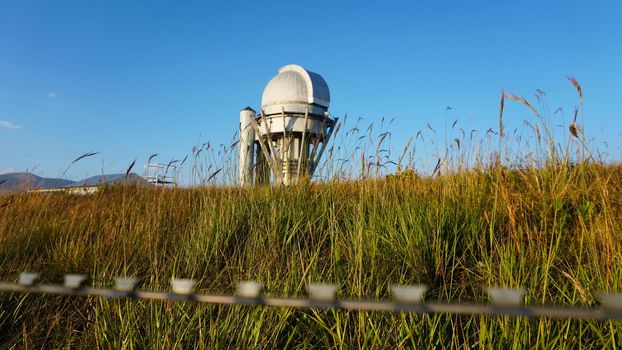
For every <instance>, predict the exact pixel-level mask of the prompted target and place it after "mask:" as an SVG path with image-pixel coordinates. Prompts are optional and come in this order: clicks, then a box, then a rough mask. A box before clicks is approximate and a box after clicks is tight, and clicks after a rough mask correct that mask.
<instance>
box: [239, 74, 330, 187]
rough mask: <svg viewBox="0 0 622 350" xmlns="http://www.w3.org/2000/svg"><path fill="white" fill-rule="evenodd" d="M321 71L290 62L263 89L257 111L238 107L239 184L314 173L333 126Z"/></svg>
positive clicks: (295, 178) (288, 180)
mask: <svg viewBox="0 0 622 350" xmlns="http://www.w3.org/2000/svg"><path fill="white" fill-rule="evenodd" d="M329 105H330V92H329V90H328V85H327V84H326V81H325V80H324V78H322V76H321V75H319V74H317V73H313V72H309V71H308V70H306V69H304V68H302V67H301V66H298V65H295V64H290V65H287V66H285V67H282V68H281V69H279V74H278V75H276V76H275V77H274V78H272V80H270V82H269V83H268V85H266V88H265V89H264V91H263V96H262V98H261V110H260V113H259V115H257V112H256V111H255V110H253V109H252V108H250V107H246V108H244V109H243V110H241V111H240V144H239V146H240V148H239V181H240V185H242V186H248V185H253V184H255V185H261V184H266V183H269V182H273V183H275V184H283V185H290V184H293V183H296V182H297V181H298V180H299V179H303V178H306V179H308V178H311V176H313V173H314V172H315V169H316V168H317V166H318V163H319V160H320V158H321V157H322V154H323V153H324V149H325V148H326V144H327V143H328V141H329V139H330V136H331V134H332V132H333V130H334V128H335V124H336V121H337V120H336V119H331V118H330V117H329V113H328V107H329Z"/></svg>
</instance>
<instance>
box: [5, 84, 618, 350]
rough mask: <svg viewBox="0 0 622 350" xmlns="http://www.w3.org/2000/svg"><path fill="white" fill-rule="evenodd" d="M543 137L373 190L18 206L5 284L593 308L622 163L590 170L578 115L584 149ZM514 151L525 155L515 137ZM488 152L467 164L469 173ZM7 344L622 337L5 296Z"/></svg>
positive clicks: (396, 178) (183, 193) (363, 185)
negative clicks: (417, 297)
mask: <svg viewBox="0 0 622 350" xmlns="http://www.w3.org/2000/svg"><path fill="white" fill-rule="evenodd" d="M507 98H510V99H514V100H517V101H519V102H521V101H520V98H517V97H515V96H512V95H507V96H506V100H507ZM521 103H522V102H521ZM525 103H526V101H525ZM501 106H503V101H502V105H501ZM528 106H530V105H528ZM502 110H503V108H501V113H500V118H499V119H500V130H503V119H502V117H501V116H502ZM534 113H535V114H536V117H538V116H539V112H537V111H535V110H534ZM541 125H542V127H541V129H539V130H542V133H541V134H540V135H539V136H538V137H537V141H538V145H539V146H538V147H539V148H537V149H538V150H539V151H541V152H540V153H539V154H541V155H540V156H538V157H536V158H532V160H533V161H532V162H526V161H525V158H524V157H522V156H519V155H518V154H517V153H515V154H514V156H512V158H511V159H508V154H507V153H504V152H497V153H490V154H487V155H486V154H484V155H482V156H481V157H480V158H479V159H480V160H481V159H487V158H486V157H488V156H489V157H488V158H489V159H491V161H490V162H483V161H481V162H475V163H476V164H475V165H473V166H468V167H467V166H465V167H461V166H460V164H462V163H460V161H456V162H453V163H452V164H454V166H452V167H451V168H449V167H448V166H443V165H439V166H437V167H436V168H437V169H435V170H436V171H434V173H435V175H434V176H417V175H415V173H414V172H413V171H402V170H400V171H398V172H397V175H393V176H388V177H381V176H371V177H368V176H363V175H365V172H364V171H363V172H360V174H361V175H359V176H358V180H356V179H355V180H349V181H345V180H339V179H336V180H334V181H327V182H324V183H313V184H301V185H298V186H294V187H291V188H287V189H284V188H270V187H265V188H253V189H240V188H234V187H230V188H225V187H220V188H217V187H202V188H197V189H175V190H163V189H147V188H138V187H110V188H105V189H103V190H102V191H100V192H99V193H97V194H95V195H92V196H72V195H64V194H55V195H37V194H12V195H6V196H2V197H0V279H2V280H15V279H16V276H17V275H18V273H19V272H21V271H26V270H28V271H38V272H41V273H42V276H43V281H44V282H60V281H61V279H62V275H63V274H65V273H69V272H75V273H84V274H88V275H90V276H92V280H91V284H92V285H97V286H111V284H112V280H113V278H114V277H116V276H120V275H127V276H141V277H144V278H145V280H144V282H143V284H142V286H141V287H142V288H145V289H154V290H159V289H161V290H166V289H168V288H169V286H168V283H169V280H170V278H171V276H177V277H187V278H195V279H197V280H198V281H199V284H198V288H197V290H198V291H199V292H214V293H232V292H234V288H235V285H236V283H237V282H238V281H241V280H249V279H250V280H257V281H261V282H262V283H263V285H264V286H265V293H266V294H268V295H290V296H294V295H305V293H306V288H305V286H306V285H307V284H308V283H309V282H317V281H323V282H332V283H337V284H339V285H340V287H341V294H340V295H341V296H343V297H349V298H359V297H373V298H387V299H389V298H391V295H390V293H389V291H388V286H389V285H390V284H394V283H424V284H426V285H428V286H429V287H430V291H429V293H428V294H427V296H426V300H440V301H453V302H457V301H478V302H487V297H486V295H485V292H484V288H485V287H486V286H490V285H497V286H507V287H519V286H521V287H524V288H526V290H527V295H526V299H525V301H526V303H531V304H540V303H557V304H567V305H577V306H593V305H596V304H597V300H596V299H595V292H597V291H620V287H622V284H621V282H622V254H621V249H622V230H621V228H622V167H621V166H617V165H612V164H603V163H602V162H599V161H597V160H596V159H595V158H594V157H593V156H591V155H592V154H594V151H593V150H590V149H589V148H588V147H587V146H586V145H585V137H583V134H582V132H581V129H580V128H579V127H578V123H577V118H576V117H575V119H574V120H573V123H572V124H570V128H569V140H571V141H573V140H574V141H573V142H566V141H567V140H565V141H564V142H562V143H560V142H556V141H554V140H552V139H550V138H547V137H548V136H547V135H546V123H544V122H543V123H542V124H541ZM573 127H574V128H575V129H574V130H573ZM498 141H499V149H508V146H507V140H506V139H505V138H504V133H503V131H502V132H500V133H499V135H498ZM463 144H465V143H464V142H463ZM371 149H373V147H371ZM472 150H473V148H471V149H470V150H464V148H463V150H462V151H461V152H462V153H461V154H462V156H461V155H456V154H455V153H454V154H453V155H452V157H454V158H453V159H460V160H464V159H466V156H464V155H465V154H467V153H466V152H471V151H472ZM531 150H532V151H533V150H536V147H535V146H534V147H533V148H531ZM376 153H378V150H377V149H376ZM404 153H405V154H406V151H405V152H404ZM398 158H400V159H399V160H398V161H397V162H399V163H401V161H402V160H403V158H404V156H403V155H402V156H401V157H398ZM328 159H329V160H330V159H331V158H330V156H328ZM445 159H447V158H445ZM397 162H396V163H397ZM363 163H365V158H363ZM448 163H449V162H447V161H446V162H445V164H448ZM439 164H441V163H440V162H439ZM456 164H457V165H456ZM367 168H369V164H367ZM364 169H365V165H364V166H363V170H364ZM443 169H444V171H443V174H442V175H439V174H438V173H439V172H440V171H441V170H443ZM0 343H1V347H3V348H5V347H6V348H11V347H16V348H41V347H46V348H58V347H70V348H93V347H102V348H195V347H196V348H265V349H272V348H314V347H321V348H348V349H349V348H376V349H390V348H425V347H448V348H449V347H453V348H465V347H481V348H525V347H536V348H598V349H600V348H617V347H619V346H620V344H621V343H622V325H621V324H620V323H619V322H599V321H570V320H549V319H526V318H510V317H479V316H477V317H464V316H450V315H412V314H387V313H375V312H346V311H330V310H328V311H326V310H324V311H317V310H292V309H279V308H264V307H241V306H236V307H227V306H214V305H206V304H200V305H198V304H194V303H190V302H186V303H179V302H148V301H128V300H106V299H100V298H79V297H57V296H41V295H23V294H14V295H11V294H2V295H0Z"/></svg>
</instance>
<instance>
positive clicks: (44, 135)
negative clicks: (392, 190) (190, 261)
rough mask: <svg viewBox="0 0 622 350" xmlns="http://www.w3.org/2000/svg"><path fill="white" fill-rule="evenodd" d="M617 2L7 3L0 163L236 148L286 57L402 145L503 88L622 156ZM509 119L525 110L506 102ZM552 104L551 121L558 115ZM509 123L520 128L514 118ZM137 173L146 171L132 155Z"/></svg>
mask: <svg viewBox="0 0 622 350" xmlns="http://www.w3.org/2000/svg"><path fill="white" fill-rule="evenodd" d="M621 21H622V1H619V0H613V1H574V0H565V1H425V2H424V1H409V2H392V1H378V2H371V1H360V0H359V1H313V2H293V1H287V2H269V1H249V2H240V1H218V2H216V1H214V2H208V1H197V2H194V3H191V2H186V1H169V2H163V1H162V2H159V1H112V0H107V1H62V0H57V1H30V0H19V1H9V0H4V1H1V2H0V172H7V171H26V170H33V169H34V172H35V173H37V174H39V175H43V176H59V175H60V174H61V173H62V172H63V170H64V169H65V168H66V167H67V166H68V165H69V163H70V162H71V161H72V160H73V159H74V158H75V157H77V156H79V155H80V154H83V153H85V152H89V151H97V152H101V153H100V154H98V155H96V156H93V157H90V158H88V159H84V160H82V161H80V162H78V163H76V164H75V165H73V166H72V167H71V168H70V170H69V172H68V173H67V176H68V177H69V178H74V179H77V178H82V177H85V176H86V175H97V174H100V173H101V172H102V171H104V172H106V173H115V172H122V171H124V170H125V168H126V167H127V165H128V164H129V163H130V162H131V161H132V160H134V159H135V158H138V160H137V165H139V166H140V167H141V168H142V165H143V164H145V163H146V160H147V157H148V156H149V154H152V153H159V154H160V156H158V160H159V161H162V162H166V161H168V160H171V159H179V158H183V157H184V156H185V155H186V154H189V153H191V151H192V147H193V146H194V145H197V144H201V143H203V142H207V141H210V142H211V143H213V144H216V145H217V144H220V143H223V144H230V142H231V140H232V138H233V137H234V134H235V132H236V129H237V127H238V121H239V110H240V109H241V108H243V107H245V106H247V105H250V106H251V107H254V108H255V109H258V108H259V105H260V102H261V94H262V91H263V88H264V86H265V84H266V83H267V82H268V81H269V80H270V79H271V78H272V77H273V76H274V75H275V74H276V73H277V70H278V68H279V67H281V66H283V65H285V64H289V63H297V64H300V65H302V66H304V67H305V68H307V69H309V70H311V71H315V72H318V73H320V74H321V75H322V76H323V77H324V78H325V79H326V80H327V82H328V85H329V87H330V90H331V100H332V101H331V111H332V113H333V114H334V115H335V116H341V115H343V114H344V113H346V112H348V114H349V115H350V116H354V117H359V116H360V117H363V118H365V120H369V121H374V120H379V119H380V118H381V117H383V116H384V117H386V118H388V119H392V118H395V121H394V122H393V124H392V125H391V126H390V127H389V130H390V131H391V132H392V138H391V143H392V145H394V146H395V147H396V148H400V147H403V145H404V144H405V143H406V140H407V139H408V138H409V137H410V136H414V135H415V134H416V133H417V131H418V130H423V129H426V124H427V123H430V124H431V125H432V126H433V127H435V128H437V130H438V129H440V130H442V129H443V125H444V115H445V109H446V106H451V107H452V109H451V111H450V112H449V113H450V115H449V118H450V119H451V120H453V119H458V120H459V125H461V126H462V127H463V128H464V129H466V130H470V129H479V130H486V129H488V128H490V127H493V128H497V125H498V120H497V115H498V103H499V94H500V92H501V90H502V89H505V90H507V91H511V92H513V93H516V94H520V95H524V96H525V97H527V98H528V99H532V100H533V93H534V91H535V89H537V88H539V89H542V90H544V91H546V92H547V96H548V101H549V105H550V107H549V108H550V110H551V111H550V112H551V114H552V111H553V110H554V109H556V108H557V106H563V107H564V118H566V119H567V120H569V119H570V117H571V110H572V107H573V106H574V104H576V103H577V98H576V92H575V91H574V90H573V88H572V85H570V84H569V82H568V81H567V80H566V76H567V75H572V76H575V77H576V78H577V79H578V80H579V81H580V82H581V83H582V85H583V89H584V93H585V112H586V129H587V131H588V133H589V136H590V137H596V138H597V139H599V140H606V141H607V142H608V143H609V147H610V149H609V151H610V153H611V154H612V157H613V159H618V160H619V159H621V158H622V150H621V148H620V146H622V136H621V132H622V118H621V117H622V115H621V114H622V103H621V102H620V100H621V98H622V68H621V67H622V25H621V24H620V23H621ZM507 113H508V115H507V119H508V123H509V124H510V125H511V124H512V123H513V120H520V119H524V118H528V113H527V112H526V110H525V108H522V107H521V106H517V105H508V107H507ZM560 118H561V117H560ZM516 125H519V123H517V124H516ZM138 170H140V168H138Z"/></svg>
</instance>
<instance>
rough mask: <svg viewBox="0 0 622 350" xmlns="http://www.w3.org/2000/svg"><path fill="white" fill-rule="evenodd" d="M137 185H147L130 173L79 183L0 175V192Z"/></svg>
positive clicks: (93, 177)
mask: <svg viewBox="0 0 622 350" xmlns="http://www.w3.org/2000/svg"><path fill="white" fill-rule="evenodd" d="M117 183H127V184H138V185H148V182H147V180H145V179H143V178H142V177H141V176H140V175H138V174H136V173H130V174H129V175H128V177H127V180H126V179H125V174H108V175H96V176H92V177H89V178H86V179H83V180H79V181H72V180H67V179H57V178H47V177H41V176H37V175H34V174H31V173H10V174H2V175H0V192H1V191H4V192H20V191H30V190H44V189H53V188H65V187H72V186H97V185H100V184H117Z"/></svg>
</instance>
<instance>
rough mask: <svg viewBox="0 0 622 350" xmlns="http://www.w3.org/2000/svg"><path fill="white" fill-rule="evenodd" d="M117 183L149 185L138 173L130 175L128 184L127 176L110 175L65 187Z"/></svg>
mask: <svg viewBox="0 0 622 350" xmlns="http://www.w3.org/2000/svg"><path fill="white" fill-rule="evenodd" d="M117 183H127V184H132V185H134V184H138V185H148V184H149V183H148V182H147V180H145V179H143V177H142V176H140V175H138V174H136V173H130V174H129V175H128V176H127V182H126V180H125V174H108V175H96V176H91V177H89V178H86V179H83V180H80V181H75V182H73V183H72V184H69V185H67V186H64V187H76V186H98V185H100V184H117Z"/></svg>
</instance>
